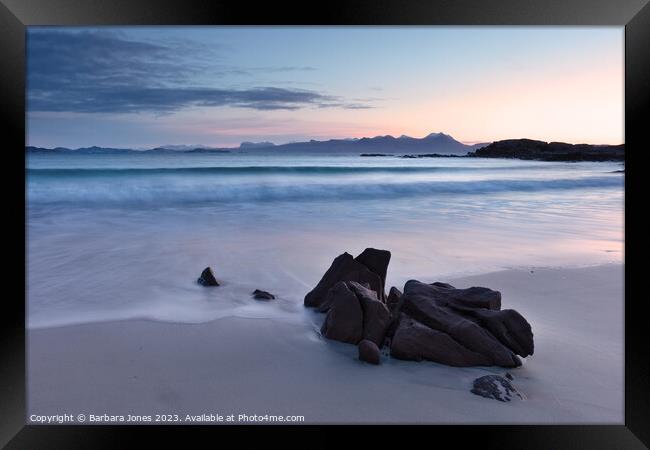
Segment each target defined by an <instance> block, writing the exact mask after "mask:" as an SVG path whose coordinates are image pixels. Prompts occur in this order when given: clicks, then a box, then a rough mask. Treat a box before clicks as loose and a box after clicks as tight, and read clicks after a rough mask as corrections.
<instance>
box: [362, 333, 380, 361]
mask: <svg viewBox="0 0 650 450" xmlns="http://www.w3.org/2000/svg"><path fill="white" fill-rule="evenodd" d="M359 359H360V360H361V361H365V362H368V363H370V364H379V361H380V359H381V352H380V351H379V347H377V345H376V344H375V343H374V342H372V341H369V340H367V339H363V340H362V341H361V342H359Z"/></svg>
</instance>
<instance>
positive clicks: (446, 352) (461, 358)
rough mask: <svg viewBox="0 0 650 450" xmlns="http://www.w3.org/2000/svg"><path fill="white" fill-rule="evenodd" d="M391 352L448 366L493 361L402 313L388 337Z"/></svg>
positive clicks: (483, 363) (391, 353)
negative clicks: (391, 337)
mask: <svg viewBox="0 0 650 450" xmlns="http://www.w3.org/2000/svg"><path fill="white" fill-rule="evenodd" d="M390 355H391V356H392V357H394V358H397V359H406V360H412V361H421V360H423V359H426V360H428V361H434V362H437V363H440V364H447V365H449V366H457V367H468V366H488V365H491V364H492V362H491V361H490V359H489V358H488V357H487V356H485V355H482V354H480V353H477V352H474V351H472V350H469V349H468V348H466V347H464V346H463V345H461V344H460V343H458V342H457V341H456V340H454V339H453V338H452V337H451V336H449V335H448V334H447V333H444V332H442V331H438V330H434V329H432V328H429V327H427V326H426V325H423V324H421V323H420V322H418V321H417V320H415V319H413V318H411V317H409V316H407V315H406V314H402V315H401V317H400V320H399V326H398V327H397V330H396V331H395V335H394V336H393V339H392V341H391V347H390Z"/></svg>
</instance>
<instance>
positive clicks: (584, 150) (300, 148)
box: [25, 133, 625, 161]
mask: <svg viewBox="0 0 650 450" xmlns="http://www.w3.org/2000/svg"><path fill="white" fill-rule="evenodd" d="M25 150H26V152H27V153H35V154H85V155H90V154H123V153H133V154H144V153H153V154H178V153H208V154H221V153H234V154H238V153H239V154H241V153H246V154H256V155H263V154H281V155H282V154H296V155H298V154H300V155H309V154H313V155H361V156H401V157H402V158H423V157H441V156H457V157H461V156H462V157H470V158H471V157H478V158H515V159H535V160H542V161H624V160H625V145H623V144H622V145H590V144H567V143H564V142H544V141H536V140H532V139H506V140H502V141H496V142H492V143H485V144H474V145H467V144H463V143H462V142H459V141H457V140H455V139H454V138H453V137H451V136H449V135H448V134H444V133H431V134H429V135H428V136H425V137H423V138H413V137H409V136H400V137H397V138H396V137H393V136H375V137H372V138H365V137H364V138H360V139H330V140H327V141H315V140H311V141H307V142H292V143H289V144H281V145H275V144H273V143H271V142H257V143H256V142H242V143H241V145H240V146H239V147H230V148H215V147H207V146H203V145H197V146H191V145H168V146H162V147H156V148H152V149H148V150H135V149H127V148H106V147H83V148H78V149H74V150H72V149H69V148H64V147H56V148H41V147H26V148H25Z"/></svg>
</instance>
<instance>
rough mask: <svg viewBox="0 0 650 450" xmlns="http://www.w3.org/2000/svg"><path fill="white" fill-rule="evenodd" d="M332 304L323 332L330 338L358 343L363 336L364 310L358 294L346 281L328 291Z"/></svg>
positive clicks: (328, 299) (329, 301)
mask: <svg viewBox="0 0 650 450" xmlns="http://www.w3.org/2000/svg"><path fill="white" fill-rule="evenodd" d="M327 301H328V304H329V305H330V308H329V311H328V313H327V316H326V317H325V322H323V326H322V327H321V334H322V335H323V336H325V337H326V338H328V339H334V340H336V341H341V342H347V343H350V344H355V345H356V344H357V343H358V342H359V341H360V340H361V338H362V337H363V311H362V309H361V304H360V303H359V300H358V299H357V296H356V294H355V293H354V292H353V291H352V290H351V289H350V288H349V287H348V285H347V284H346V283H345V282H344V281H340V282H338V283H336V284H335V285H334V286H333V287H332V288H331V289H330V290H329V291H328V293H327Z"/></svg>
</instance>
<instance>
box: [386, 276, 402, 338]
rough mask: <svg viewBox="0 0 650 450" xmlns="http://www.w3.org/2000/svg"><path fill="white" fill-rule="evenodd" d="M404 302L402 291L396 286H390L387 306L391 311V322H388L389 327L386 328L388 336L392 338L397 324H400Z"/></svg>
mask: <svg viewBox="0 0 650 450" xmlns="http://www.w3.org/2000/svg"><path fill="white" fill-rule="evenodd" d="M401 302H402V292H401V291H400V290H399V289H397V288H396V287H394V286H393V287H392V288H390V292H389V293H388V298H387V299H386V306H387V307H388V311H389V312H390V322H389V323H388V328H387V329H386V338H387V339H389V340H392V338H393V335H394V334H395V330H396V329H397V325H399V316H400V312H399V311H400V308H401V306H402V305H401Z"/></svg>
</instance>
